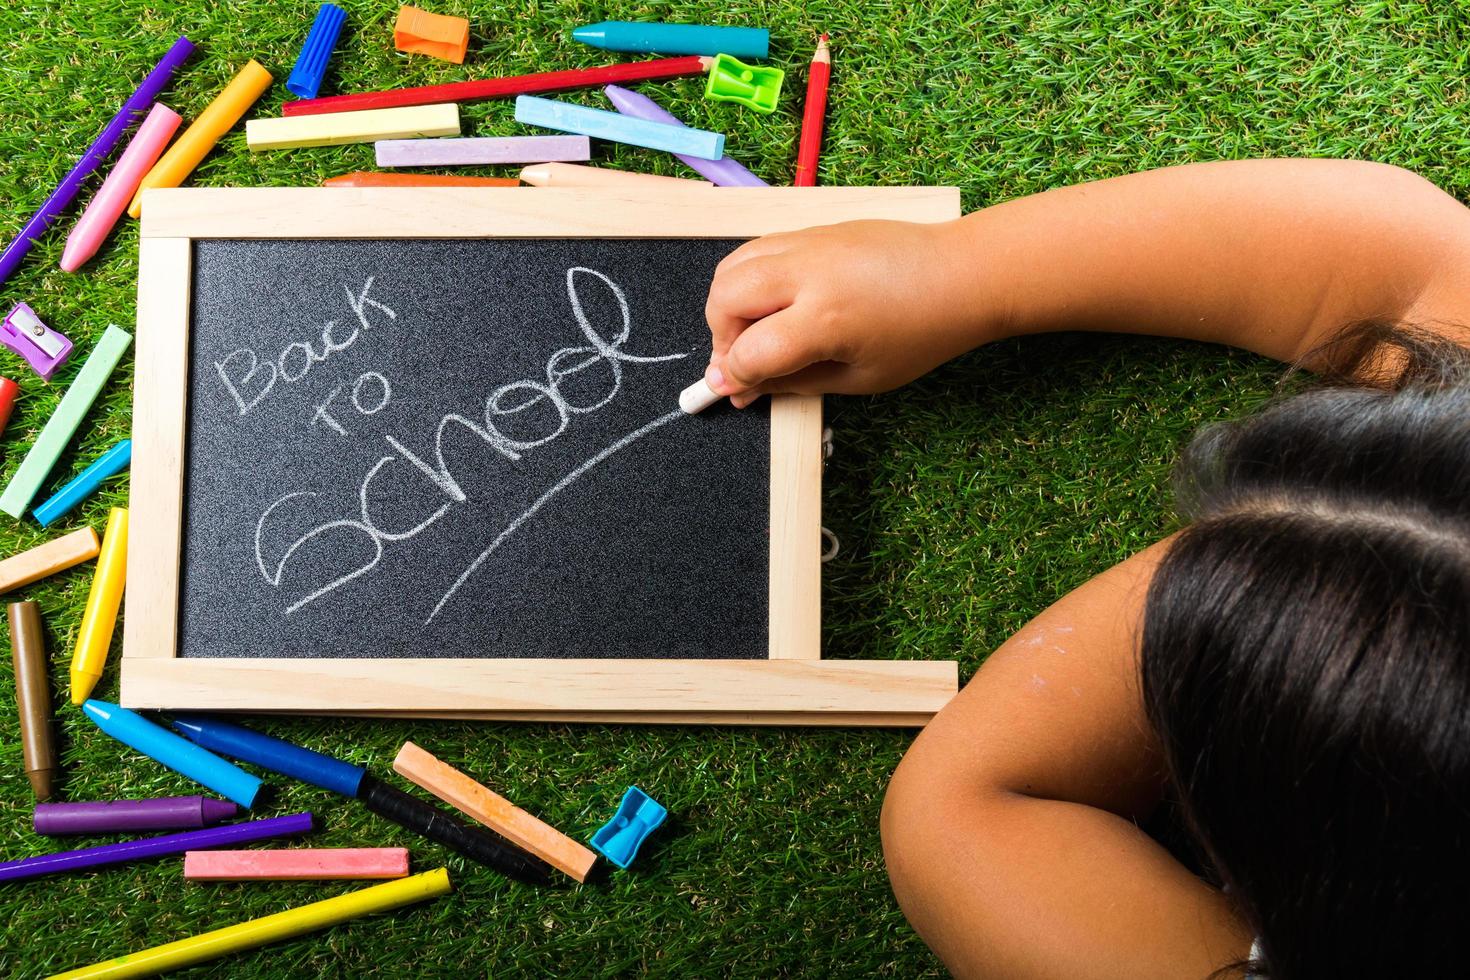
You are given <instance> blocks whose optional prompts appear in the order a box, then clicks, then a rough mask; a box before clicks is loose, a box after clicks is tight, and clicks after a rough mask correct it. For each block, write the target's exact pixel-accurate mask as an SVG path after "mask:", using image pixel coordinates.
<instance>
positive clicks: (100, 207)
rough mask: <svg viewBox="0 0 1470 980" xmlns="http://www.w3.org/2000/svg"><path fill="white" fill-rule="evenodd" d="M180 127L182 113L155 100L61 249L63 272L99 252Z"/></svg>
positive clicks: (69, 270)
mask: <svg viewBox="0 0 1470 980" xmlns="http://www.w3.org/2000/svg"><path fill="white" fill-rule="evenodd" d="M178 128H179V114H178V113H177V112H174V111H173V110H172V109H170V108H169V107H168V106H166V105H164V104H163V103H162V102H158V103H155V104H154V106H153V109H152V111H150V112H149V113H148V118H147V119H145V120H143V125H141V126H139V127H138V132H137V135H135V136H134V137H133V141H132V142H131V143H129V144H128V148H127V149H126V150H124V151H123V155H122V157H121V158H119V159H118V161H117V166H115V167H113V168H112V173H110V174H108V175H107V180H105V181H103V183H102V188H101V190H99V191H98V192H97V196H96V197H94V198H92V203H91V204H89V205H87V210H86V211H84V212H83V213H82V216H81V217H80V218H79V219H77V224H76V227H75V228H73V229H72V230H71V234H70V235H68V236H67V239H66V248H65V249H64V250H63V251H62V253H61V268H62V271H63V272H76V271H77V270H78V269H80V268H81V267H82V266H83V265H85V264H86V262H87V260H88V259H90V258H91V257H92V256H94V255H96V254H97V249H99V248H101V247H102V242H103V241H104V240H105V239H106V238H107V234H108V232H110V231H112V226H113V225H115V224H117V219H118V217H119V216H120V215H121V214H122V213H123V210H124V209H125V208H126V207H127V206H128V202H129V201H131V200H132V199H133V194H134V192H136V191H137V189H138V185H139V184H140V183H142V181H143V175H144V174H146V173H147V172H148V171H149V170H151V169H152V168H153V164H154V163H156V162H157V161H158V158H159V156H161V155H162V154H163V148H164V147H165V146H167V145H168V141H169V139H170V138H171V137H172V136H173V135H174V130H176V129H178Z"/></svg>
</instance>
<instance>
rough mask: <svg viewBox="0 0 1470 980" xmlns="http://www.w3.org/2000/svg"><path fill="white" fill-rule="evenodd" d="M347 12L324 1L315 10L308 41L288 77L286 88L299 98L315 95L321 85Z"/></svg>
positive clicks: (312, 97)
mask: <svg viewBox="0 0 1470 980" xmlns="http://www.w3.org/2000/svg"><path fill="white" fill-rule="evenodd" d="M346 19H347V12H346V11H345V10H343V9H342V8H341V7H339V6H337V5H336V4H331V3H324V4H322V6H321V9H320V10H318V11H317V12H316V20H314V21H312V23H311V31H310V32H309V33H308V34H307V35H306V43H305V44H303V45H302V46H301V54H299V55H297V57H296V67H295V68H292V69H291V77H290V78H288V79H286V88H287V89H288V90H289V91H290V92H291V94H292V95H294V96H296V97H297V98H300V99H314V98H316V93H317V89H319V88H321V87H322V76H323V75H325V74H326V73H327V61H328V60H329V59H330V58H331V57H332V48H333V47H334V46H335V45H336V44H337V35H338V34H339V33H341V31H342V22H343V21H345V20H346Z"/></svg>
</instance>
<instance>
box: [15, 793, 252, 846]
mask: <svg viewBox="0 0 1470 980" xmlns="http://www.w3.org/2000/svg"><path fill="white" fill-rule="evenodd" d="M239 814H240V808H239V807H238V806H236V805H235V804H233V803H227V802H225V801H224V800H212V799H210V798H209V797H207V796H164V797H160V798H158V799H153V800H107V801H105V802H103V801H99V802H96V803H37V804H36V809H35V813H34V814H33V815H32V818H31V819H32V822H33V823H34V824H35V828H36V833H38V834H46V835H48V836H52V837H60V836H63V835H66V834H114V833H124V832H128V831H133V830H183V829H186V828H190V827H210V826H213V825H214V824H217V823H219V822H220V821H222V820H230V819H232V818H234V817H237V816H239Z"/></svg>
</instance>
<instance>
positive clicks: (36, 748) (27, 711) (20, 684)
mask: <svg viewBox="0 0 1470 980" xmlns="http://www.w3.org/2000/svg"><path fill="white" fill-rule="evenodd" d="M10 658H11V662H12V663H13V664H14V665H15V702H16V707H17V708H18V709H19V710H20V738H21V749H22V753H23V754H24V757H25V767H26V778H27V779H29V780H30V781H31V792H33V793H35V794H36V799H38V800H49V799H50V798H51V796H52V795H53V794H54V793H55V791H56V773H57V771H58V769H59V768H60V767H59V766H58V765H57V761H56V743H55V741H54V740H53V738H52V731H51V689H50V685H49V684H48V683H47V682H46V641H45V640H44V639H43V638H42V634H41V611H40V608H39V607H38V606H37V605H36V604H35V603H34V602H12V603H11V604H10Z"/></svg>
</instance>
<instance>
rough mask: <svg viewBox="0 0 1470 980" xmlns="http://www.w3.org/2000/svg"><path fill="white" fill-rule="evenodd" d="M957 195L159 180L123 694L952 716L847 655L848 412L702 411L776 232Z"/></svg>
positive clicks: (477, 712) (619, 713)
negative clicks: (835, 576) (826, 594)
mask: <svg viewBox="0 0 1470 980" xmlns="http://www.w3.org/2000/svg"><path fill="white" fill-rule="evenodd" d="M958 212H959V200H958V194H957V193H956V192H955V191H954V190H952V189H946V188H820V189H812V188H800V189H796V188H771V189H761V188H756V189H742V188H689V189H679V190H677V191H674V192H672V193H671V192H668V191H665V190H659V191H657V192H655V193H651V194H650V193H648V192H646V191H637V192H632V193H630V192H627V191H618V192H616V193H609V192H608V191H607V190H606V189H603V188H597V189H549V188H539V189H534V190H530V189H515V190H509V189H488V190H481V189H473V190H466V189H461V188H454V189H439V188H431V189H398V188H391V189H384V188H364V189H355V188H329V189H321V188H281V189H274V188H272V189H231V190H214V189H185V190H177V189H174V190H164V191H151V192H149V194H148V195H147V197H146V200H145V207H144V219H143V233H142V244H141V246H140V249H141V262H140V265H141V270H140V281H139V301H138V337H137V352H138V367H137V380H136V390H135V396H134V431H133V447H134V448H133V470H132V501H131V508H132V533H131V535H130V538H131V549H130V554H129V560H128V586H127V606H126V616H125V620H124V648H123V666H122V700H123V703H124V704H126V705H128V706H130V707H140V708H189V709H207V710H250V711H290V712H312V713H332V714H395V715H423V716H450V717H483V718H503V719H547V720H574V721H590V720H616V721H662V722H694V721H698V722H704V721H716V722H731V723H755V724H776V723H801V724H874V725H912V724H921V723H922V722H924V721H925V720H927V719H928V717H930V716H931V715H932V714H933V712H934V711H936V710H937V709H938V708H939V707H940V706H941V705H942V704H943V703H944V702H945V701H946V700H947V699H948V698H949V697H950V696H952V695H953V694H954V692H955V690H956V687H957V671H956V666H955V664H953V663H948V662H944V663H941V662H906V661H845V660H822V659H821V652H820V566H819V552H820V540H819V534H818V532H819V528H820V516H821V504H820V493H821V465H822V462H821V445H820V438H821V436H820V433H821V400H820V399H819V398H806V397H795V396H783V397H780V398H775V399H771V400H770V404H769V406H768V407H767V406H763V407H760V408H755V409H751V410H747V411H745V412H737V411H735V410H734V409H731V408H730V407H729V406H727V405H726V406H720V407H717V408H715V409H712V410H711V411H709V412H707V413H704V414H702V415H700V416H686V415H683V414H682V413H681V412H679V411H678V409H677V402H676V395H677V392H678V391H679V389H680V388H682V387H683V386H684V385H685V384H687V383H688V382H689V381H691V380H692V379H694V378H696V377H698V375H699V373H700V371H701V370H702V368H703V365H704V362H705V358H706V357H707V355H708V343H709V341H708V331H707V328H706V327H705V326H704V321H703V315H702V312H703V303H704V297H705V293H706V291H707V288H708V284H709V281H710V278H711V276H712V275H713V272H714V269H715V266H716V265H717V264H718V263H719V261H720V260H721V259H722V258H723V257H724V256H725V255H727V254H728V253H729V252H730V251H733V250H734V249H735V248H736V247H738V246H739V244H740V242H742V241H744V240H747V239H749V238H752V237H756V236H758V235H763V234H768V233H771V232H777V231H783V230H791V229H795V228H800V227H805V226H808V225H812V224H823V223H831V222H834V221H842V220H850V219H857V218H877V219H883V218H888V219H898V220H909V221H942V220H948V219H951V218H954V217H957V216H958Z"/></svg>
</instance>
